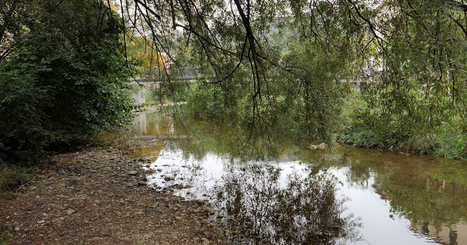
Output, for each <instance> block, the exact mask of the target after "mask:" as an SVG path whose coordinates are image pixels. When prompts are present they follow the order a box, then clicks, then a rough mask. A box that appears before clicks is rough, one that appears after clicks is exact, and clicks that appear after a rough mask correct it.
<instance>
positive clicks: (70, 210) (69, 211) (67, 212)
mask: <svg viewBox="0 0 467 245" xmlns="http://www.w3.org/2000/svg"><path fill="white" fill-rule="evenodd" d="M74 212H75V210H73V209H68V210H67V211H66V214H67V215H72V214H73V213H74Z"/></svg>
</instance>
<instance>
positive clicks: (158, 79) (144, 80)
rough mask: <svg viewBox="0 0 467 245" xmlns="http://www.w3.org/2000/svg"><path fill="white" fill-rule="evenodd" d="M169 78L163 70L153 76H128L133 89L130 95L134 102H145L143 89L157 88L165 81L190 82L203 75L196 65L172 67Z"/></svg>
mask: <svg viewBox="0 0 467 245" xmlns="http://www.w3.org/2000/svg"><path fill="white" fill-rule="evenodd" d="M171 72H172V74H171V75H170V79H169V78H168V76H167V74H166V73H165V71H162V70H160V71H158V72H157V74H155V75H154V76H149V77H135V78H130V79H129V82H130V83H131V84H133V85H134V87H135V89H134V91H133V93H132V95H131V97H132V98H133V99H134V100H135V104H142V103H146V98H145V91H146V90H148V89H158V88H160V85H161V84H163V83H167V82H185V83H192V82H196V81H197V80H198V79H201V78H204V77H205V76H203V75H200V73H199V68H197V67H180V68H177V69H173V70H172V71H171Z"/></svg>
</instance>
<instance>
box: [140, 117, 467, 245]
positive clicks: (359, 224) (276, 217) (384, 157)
mask: <svg viewBox="0 0 467 245" xmlns="http://www.w3.org/2000/svg"><path fill="white" fill-rule="evenodd" d="M141 116H142V117H146V118H145V122H146V123H145V126H146V130H145V131H146V137H145V140H144V141H141V142H139V144H140V148H139V149H138V150H136V153H137V154H139V155H141V156H145V157H149V158H151V159H152V160H153V162H152V164H150V165H148V166H146V168H148V169H152V170H153V171H154V174H153V175H151V176H148V184H149V185H151V186H154V188H158V189H162V188H164V187H169V186H170V187H171V189H172V190H173V191H174V194H176V195H180V196H183V197H185V198H187V199H204V200H207V201H208V202H209V203H210V204H211V206H212V207H213V208H214V209H216V210H217V213H216V216H217V220H218V221H219V222H220V223H221V224H222V225H223V227H224V228H225V229H226V230H229V231H230V232H232V233H233V234H234V235H232V241H233V242H234V243H241V241H243V242H245V243H250V244H308V243H311V242H313V243H316V244H318V243H323V244H327V243H329V244H376V245H379V244H383V245H384V244H467V224H466V223H465V221H466V217H467V195H466V194H467V164H466V163H465V162H463V161H452V160H445V159H439V158H435V157H430V156H416V155H409V154H406V153H401V152H380V151H374V150H365V149H355V148H352V147H347V146H337V147H335V148H333V149H329V150H309V152H306V154H304V155H305V156H304V155H303V154H302V155H300V157H298V155H299V154H292V153H290V152H289V153H287V152H284V153H281V158H280V159H277V160H274V161H253V160H250V161H240V160H239V159H235V158H232V157H230V156H229V155H228V154H226V153H222V154H219V153H218V152H217V153H216V152H215V151H210V150H209V147H208V148H204V149H201V150H200V149H196V150H193V148H187V147H186V145H185V141H187V140H188V139H189V138H191V139H193V137H190V136H189V135H187V133H182V135H183V136H185V137H186V139H185V140H184V139H180V138H185V137H180V135H178V136H177V137H175V136H174V134H176V133H177V131H178V130H177V129H178V127H177V125H174V123H173V121H174V120H172V119H171V118H170V117H161V116H160V114H148V115H145V114H142V115H141ZM140 132H141V131H140ZM148 132H150V133H149V134H148ZM150 135H152V136H150ZM218 144H221V143H218ZM310 231H311V232H310ZM235 237H238V238H235ZM240 239H242V240H241V241H240Z"/></svg>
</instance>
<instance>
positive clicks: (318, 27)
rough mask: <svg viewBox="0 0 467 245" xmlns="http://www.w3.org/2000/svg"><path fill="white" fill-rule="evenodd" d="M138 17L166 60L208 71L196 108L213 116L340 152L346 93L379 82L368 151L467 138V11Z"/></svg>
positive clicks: (154, 11) (338, 8)
mask: <svg viewBox="0 0 467 245" xmlns="http://www.w3.org/2000/svg"><path fill="white" fill-rule="evenodd" d="M122 2H123V1H121V3H122ZM122 5H123V4H122ZM153 7H154V8H153ZM130 8H133V9H136V11H134V13H135V14H134V15H132V16H128V17H131V18H130V19H131V20H132V22H131V24H132V26H134V27H138V26H140V27H141V28H140V30H141V29H144V30H146V31H141V32H140V33H142V34H145V35H148V36H149V37H151V40H153V41H154V43H153V44H154V46H155V50H157V51H158V52H166V53H167V54H168V57H169V58H170V62H172V63H173V64H174V65H175V66H180V65H183V64H190V65H196V66H199V67H200V69H201V71H202V73H203V75H205V78H203V79H200V80H199V81H198V82H200V83H203V85H195V86H193V87H192V88H191V89H192V90H189V91H191V92H193V93H199V94H197V95H192V97H191V98H188V99H187V100H188V101H189V103H192V106H191V108H192V109H193V110H194V111H193V112H194V113H195V114H198V115H201V114H203V115H202V116H203V117H207V116H209V117H212V118H213V117H214V116H219V117H220V116H225V117H226V118H231V117H238V118H240V119H242V120H243V121H244V124H247V125H248V127H250V128H260V129H261V130H267V129H268V128H271V127H276V126H277V125H282V126H283V125H285V124H287V125H288V127H289V128H291V131H293V132H295V134H296V135H301V136H303V140H306V141H308V142H313V141H328V142H329V141H330V139H331V135H332V133H333V132H334V131H335V130H336V129H338V128H339V127H338V124H339V122H340V118H339V113H340V106H341V105H342V103H343V101H342V100H343V98H345V95H346V92H348V90H347V89H346V86H345V85H343V84H346V83H347V84H349V83H348V82H349V81H357V80H359V77H361V74H362V71H368V73H369V74H368V77H367V78H368V79H366V81H365V82H366V85H365V84H364V86H362V92H363V90H364V89H363V88H364V87H368V89H366V91H365V92H364V94H365V96H363V97H362V98H363V100H364V101H365V106H366V108H365V109H362V110H357V111H356V112H355V113H356V115H355V116H354V119H355V122H356V123H357V124H356V125H355V128H359V130H356V131H355V130H354V132H359V134H360V133H361V135H354V136H351V137H352V138H359V139H361V143H362V144H363V145H367V146H381V145H387V146H399V147H406V144H409V145H410V144H413V143H414V142H420V144H421V145H425V147H424V149H422V151H430V149H431V148H432V147H434V146H432V145H431V143H432V142H431V141H432V138H433V137H432V136H434V135H440V132H441V131H442V130H443V127H444V125H449V126H450V127H452V128H455V129H459V130H460V131H459V132H456V134H457V133H465V131H466V128H467V127H466V123H465V122H466V120H463V119H464V118H465V112H466V111H467V110H466V102H465V99H464V97H465V96H463V95H464V94H465V90H466V88H467V87H466V85H465V81H466V79H465V78H466V77H465V76H466V74H467V73H466V72H465V71H466V67H465V64H466V62H465V60H466V56H465V53H466V52H465V51H466V42H465V41H466V36H467V26H466V24H465V21H464V20H465V14H466V12H465V10H467V5H465V4H464V3H462V2H457V1H444V0H435V1H422V0H415V1H406V0H402V1H384V0H382V1H363V0H337V1H310V2H306V1H301V0H292V1H282V0H276V1H267V2H264V1H238V0H232V1H230V2H225V1H220V0H208V1H202V2H193V1H184V0H183V1H178V2H172V1H169V2H158V3H154V5H146V4H145V3H142V2H140V1H134V2H133V5H132V6H129V7H128V9H130ZM172 37H175V38H172ZM180 39H181V40H182V41H180ZM174 44H175V45H174ZM184 52H190V54H189V55H185V54H184ZM187 57H189V61H188V62H187V60H186V58H187ZM363 73H364V72H363ZM168 83H171V81H170V79H169V81H168ZM167 88H170V89H168V93H169V94H170V95H173V94H176V93H174V92H173V90H172V87H170V86H167ZM200 100H207V101H208V102H206V103H205V102H201V101H200ZM203 110H205V111H204V112H203ZM455 118H460V120H459V119H455ZM220 120H222V119H220ZM427 138H429V139H430V140H429V142H426V141H424V140H423V139H427Z"/></svg>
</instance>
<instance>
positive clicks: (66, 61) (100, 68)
mask: <svg viewBox="0 0 467 245" xmlns="http://www.w3.org/2000/svg"><path fill="white" fill-rule="evenodd" d="M4 6H5V7H7V8H8V7H10V9H9V10H6V12H11V13H13V14H11V18H13V17H14V18H17V19H15V20H14V21H10V22H9V21H4V22H3V25H2V29H1V30H2V36H3V39H2V40H1V41H2V42H1V43H2V44H3V46H2V47H6V48H5V49H3V50H4V51H3V55H2V57H3V58H2V59H1V63H0V77H1V83H0V103H1V104H0V114H1V115H2V117H1V120H0V128H1V131H0V142H1V143H0V159H2V160H3V161H7V162H15V161H18V160H20V161H34V160H36V159H39V158H41V157H44V155H46V153H48V152H52V151H55V152H57V151H62V150H63V149H66V148H69V147H70V146H73V144H74V142H76V141H79V140H81V139H83V138H84V137H86V136H88V135H90V134H92V133H94V132H97V131H100V130H115V129H116V127H121V126H124V125H127V124H128V123H129V122H131V115H130V109H131V108H130V97H129V92H128V90H126V87H127V85H125V84H126V81H127V77H128V72H127V70H126V69H125V58H124V55H123V46H122V45H121V42H120V39H119V36H120V33H121V32H122V26H121V20H120V18H119V17H118V15H117V14H116V13H115V12H113V11H112V10H111V9H110V7H109V6H108V5H107V4H106V3H104V2H102V1H99V0H93V1H72V0H69V1H67V0H65V1H56V2H55V1H44V2H42V1H41V2H36V1H27V0H24V1H22V0H9V1H7V4H6V5H4ZM2 11H3V12H5V10H4V9H2ZM21 11H25V12H27V13H29V15H28V16H26V17H21V18H20V17H18V14H19V13H21ZM8 18H9V17H8ZM8 18H7V17H5V16H4V19H8ZM9 23H14V24H9Z"/></svg>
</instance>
